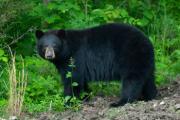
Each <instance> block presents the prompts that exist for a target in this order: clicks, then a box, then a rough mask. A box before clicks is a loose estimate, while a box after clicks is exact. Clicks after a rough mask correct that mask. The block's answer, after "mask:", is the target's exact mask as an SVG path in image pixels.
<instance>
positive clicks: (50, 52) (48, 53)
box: [45, 47, 55, 60]
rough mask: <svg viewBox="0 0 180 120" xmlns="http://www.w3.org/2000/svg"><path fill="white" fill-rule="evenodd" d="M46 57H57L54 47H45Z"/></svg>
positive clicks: (49, 58)
mask: <svg viewBox="0 0 180 120" xmlns="http://www.w3.org/2000/svg"><path fill="white" fill-rule="evenodd" d="M45 58H46V59H48V60H51V59H54V58H55V53H54V49H53V48H52V47H46V49H45Z"/></svg>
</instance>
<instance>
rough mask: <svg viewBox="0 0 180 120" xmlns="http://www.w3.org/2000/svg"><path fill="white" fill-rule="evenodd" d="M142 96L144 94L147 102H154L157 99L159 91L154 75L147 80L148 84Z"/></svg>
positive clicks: (145, 85)
mask: <svg viewBox="0 0 180 120" xmlns="http://www.w3.org/2000/svg"><path fill="white" fill-rule="evenodd" d="M142 94H143V98H144V100H146V101H148V100H152V99H154V98H155V97H156V94H157V89H156V85H155V82H154V76H153V75H152V76H150V77H149V78H148V79H147V81H146V83H145V84H144V87H143V91H142Z"/></svg>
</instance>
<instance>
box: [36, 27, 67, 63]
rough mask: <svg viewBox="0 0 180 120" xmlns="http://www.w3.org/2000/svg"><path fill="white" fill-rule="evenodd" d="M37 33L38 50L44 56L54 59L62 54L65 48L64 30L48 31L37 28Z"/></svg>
mask: <svg viewBox="0 0 180 120" xmlns="http://www.w3.org/2000/svg"><path fill="white" fill-rule="evenodd" d="M35 35H36V38H37V51H38V54H39V55H40V56H41V57H42V58H44V59H47V60H53V59H56V58H57V57H58V56H59V55H60V53H61V51H62V48H63V40H62V39H63V38H64V36H65V31H64V30H54V31H48V32H43V31H41V30H37V31H36V33H35Z"/></svg>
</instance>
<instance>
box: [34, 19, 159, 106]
mask: <svg viewBox="0 0 180 120" xmlns="http://www.w3.org/2000/svg"><path fill="white" fill-rule="evenodd" d="M36 37H37V51H38V53H39V55H40V56H41V57H43V58H44V59H47V60H49V61H51V62H52V63H53V64H54V65H55V66H56V68H57V69H58V71H59V73H60V74H61V76H62V80H63V84H64V94H65V95H70V96H72V95H73V94H74V95H75V96H77V97H78V96H79V94H80V93H81V92H83V91H86V92H87V91H88V90H89V89H88V82H89V81H92V80H94V81H98V80H104V81H108V80H121V81H122V91H121V98H120V100H119V101H118V102H114V103H112V104H111V106H114V107H115V106H120V105H124V104H126V103H128V102H129V103H131V102H133V101H136V100H139V99H140V98H142V97H143V99H144V100H151V99H153V98H155V96H156V93H157V90H156V86H155V83H154V69H155V66H154V51H153V46H152V44H151V42H150V41H149V39H148V38H147V37H146V36H145V35H144V34H143V33H142V32H141V31H140V30H138V29H137V28H135V27H132V26H129V25H126V24H119V23H110V24H105V25H101V26H97V27H92V28H88V29H82V30H71V29H70V30H63V29H61V30H51V31H48V32H42V31H40V30H37V31H36ZM70 58H73V60H74V65H75V68H74V69H73V71H72V80H73V81H75V82H77V83H78V86H74V87H72V80H70V79H69V78H67V77H66V74H67V72H68V71H70V70H71V68H70V66H69V59H70ZM72 91H73V93H72Z"/></svg>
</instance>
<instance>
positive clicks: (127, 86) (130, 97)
mask: <svg viewBox="0 0 180 120" xmlns="http://www.w3.org/2000/svg"><path fill="white" fill-rule="evenodd" d="M143 85H144V80H143V79H142V77H140V75H136V74H130V75H128V76H127V77H125V78H124V79H123V80H122V93H121V99H120V100H119V101H118V102H115V103H112V104H111V105H110V106H111V107H118V106H122V105H124V104H126V103H131V102H134V101H136V100H138V99H139V98H140V96H141V94H142V89H143Z"/></svg>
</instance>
